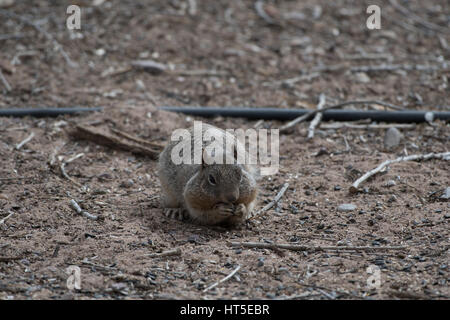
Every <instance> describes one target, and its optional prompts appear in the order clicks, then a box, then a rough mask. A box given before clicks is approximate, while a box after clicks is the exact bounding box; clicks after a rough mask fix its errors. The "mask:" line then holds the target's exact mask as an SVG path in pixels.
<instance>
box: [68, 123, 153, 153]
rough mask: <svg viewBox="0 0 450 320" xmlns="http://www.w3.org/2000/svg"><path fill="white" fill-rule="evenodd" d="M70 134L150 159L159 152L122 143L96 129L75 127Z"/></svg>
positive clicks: (134, 144)
mask: <svg viewBox="0 0 450 320" xmlns="http://www.w3.org/2000/svg"><path fill="white" fill-rule="evenodd" d="M71 134H72V135H73V136H75V137H77V138H80V139H86V140H90V141H92V142H95V143H97V144H100V145H104V146H108V147H110V148H116V149H121V150H126V151H130V152H132V153H136V154H141V155H147V156H150V157H151V158H152V159H156V158H157V157H158V155H159V152H160V150H154V149H151V148H148V147H146V146H143V145H139V144H136V143H129V142H125V141H122V140H121V139H119V138H118V137H115V136H112V135H109V134H107V133H104V132H101V131H99V130H98V129H95V128H92V127H88V126H81V125H77V126H76V127H75V130H74V131H73V132H71Z"/></svg>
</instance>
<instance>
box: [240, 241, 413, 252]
mask: <svg viewBox="0 0 450 320" xmlns="http://www.w3.org/2000/svg"><path fill="white" fill-rule="evenodd" d="M231 246H232V247H244V248H262V249H286V250H292V251H333V250H337V251H339V250H355V251H369V250H403V249H406V247H404V246H389V247H388V246H384V247H371V246H302V245H294V244H282V243H279V244H277V243H263V242H231Z"/></svg>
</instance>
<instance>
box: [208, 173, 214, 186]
mask: <svg viewBox="0 0 450 320" xmlns="http://www.w3.org/2000/svg"><path fill="white" fill-rule="evenodd" d="M208 181H209V183H211V184H212V185H216V179H214V177H213V176H212V175H211V174H210V175H209V177H208Z"/></svg>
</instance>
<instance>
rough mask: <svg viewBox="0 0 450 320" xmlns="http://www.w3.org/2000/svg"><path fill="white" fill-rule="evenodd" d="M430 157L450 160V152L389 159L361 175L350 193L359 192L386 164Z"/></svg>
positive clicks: (351, 187)
mask: <svg viewBox="0 0 450 320" xmlns="http://www.w3.org/2000/svg"><path fill="white" fill-rule="evenodd" d="M428 159H443V160H450V152H442V153H428V154H414V155H410V156H407V157H399V158H397V159H394V160H387V161H385V162H383V163H382V164H380V165H379V166H378V167H376V168H375V169H373V170H370V171H368V172H367V173H365V174H364V175H363V176H362V177H360V178H359V179H358V180H356V181H355V182H354V183H353V184H352V185H351V186H350V189H349V191H350V193H356V192H358V188H359V185H360V184H361V183H362V182H364V181H366V180H367V179H368V178H370V177H371V176H373V175H375V174H377V173H378V172H380V171H381V170H383V169H384V168H385V167H386V166H388V165H390V164H393V163H397V162H403V161H417V160H428Z"/></svg>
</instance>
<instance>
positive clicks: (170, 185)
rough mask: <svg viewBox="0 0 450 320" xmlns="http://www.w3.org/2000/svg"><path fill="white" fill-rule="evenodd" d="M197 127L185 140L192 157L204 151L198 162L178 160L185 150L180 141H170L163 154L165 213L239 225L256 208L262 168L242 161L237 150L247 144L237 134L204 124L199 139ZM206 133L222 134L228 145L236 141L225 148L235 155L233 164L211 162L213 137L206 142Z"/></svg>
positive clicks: (208, 222)
mask: <svg viewBox="0 0 450 320" xmlns="http://www.w3.org/2000/svg"><path fill="white" fill-rule="evenodd" d="M194 127H195V125H194ZM194 127H191V128H190V129H188V130H185V132H186V133H187V132H188V133H189V135H187V136H185V139H186V140H185V141H186V142H187V143H189V142H190V149H191V152H190V155H191V157H192V158H191V159H195V157H194V152H195V151H196V150H197V152H199V151H200V152H201V156H198V155H197V159H198V160H199V161H198V162H195V163H197V164H186V162H184V163H181V164H175V163H174V161H173V157H172V154H173V153H174V154H177V152H178V155H180V156H182V151H181V154H180V152H179V143H180V142H179V141H170V142H169V143H168V144H167V146H166V147H165V148H164V150H163V151H162V153H161V154H160V157H159V164H158V176H159V179H160V181H161V189H162V196H161V202H162V206H163V208H164V214H165V215H166V216H168V217H171V218H176V219H178V220H183V219H190V220H192V221H194V222H196V223H199V224H206V225H216V224H225V225H235V224H238V223H240V222H242V221H244V220H245V219H246V218H247V217H250V216H251V213H252V211H253V209H254V206H255V203H256V196H257V183H256V178H257V176H258V169H257V167H256V165H249V164H238V162H237V161H236V159H237V152H238V151H237V150H241V149H239V148H244V146H243V145H242V144H241V143H240V142H239V141H238V139H237V138H236V136H235V135H234V134H232V133H230V132H226V131H224V130H222V129H219V128H216V127H214V126H211V125H208V124H205V123H202V124H201V133H202V134H201V136H200V138H199V137H198V136H195V134H194ZM207 131H208V132H207ZM205 133H206V135H208V134H211V133H212V134H213V135H214V137H215V138H216V139H217V137H219V138H220V139H222V140H223V141H224V142H225V141H226V143H227V147H228V143H229V142H232V147H231V148H229V149H226V148H225V147H224V148H223V149H222V148H221V149H222V150H227V151H225V152H223V154H224V155H225V156H227V155H228V156H230V157H231V156H232V157H233V160H234V162H233V163H232V164H230V162H229V161H226V162H225V160H224V161H223V162H222V163H221V164H218V162H217V163H216V162H213V163H211V156H214V155H211V154H209V153H208V152H207V151H208V150H207V149H208V147H207V146H210V143H211V140H209V141H208V140H207V141H204V140H206V139H203V137H205ZM189 140H190V141H189ZM177 145H178V146H177ZM195 145H196V146H195ZM223 146H225V143H224V144H223ZM229 150H231V151H229ZM243 150H245V148H244V149H243ZM230 152H231V153H232V154H230ZM244 152H245V151H244ZM186 153H188V152H186ZM208 157H209V158H208ZM216 159H217V158H216ZM192 163H194V161H192Z"/></svg>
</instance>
